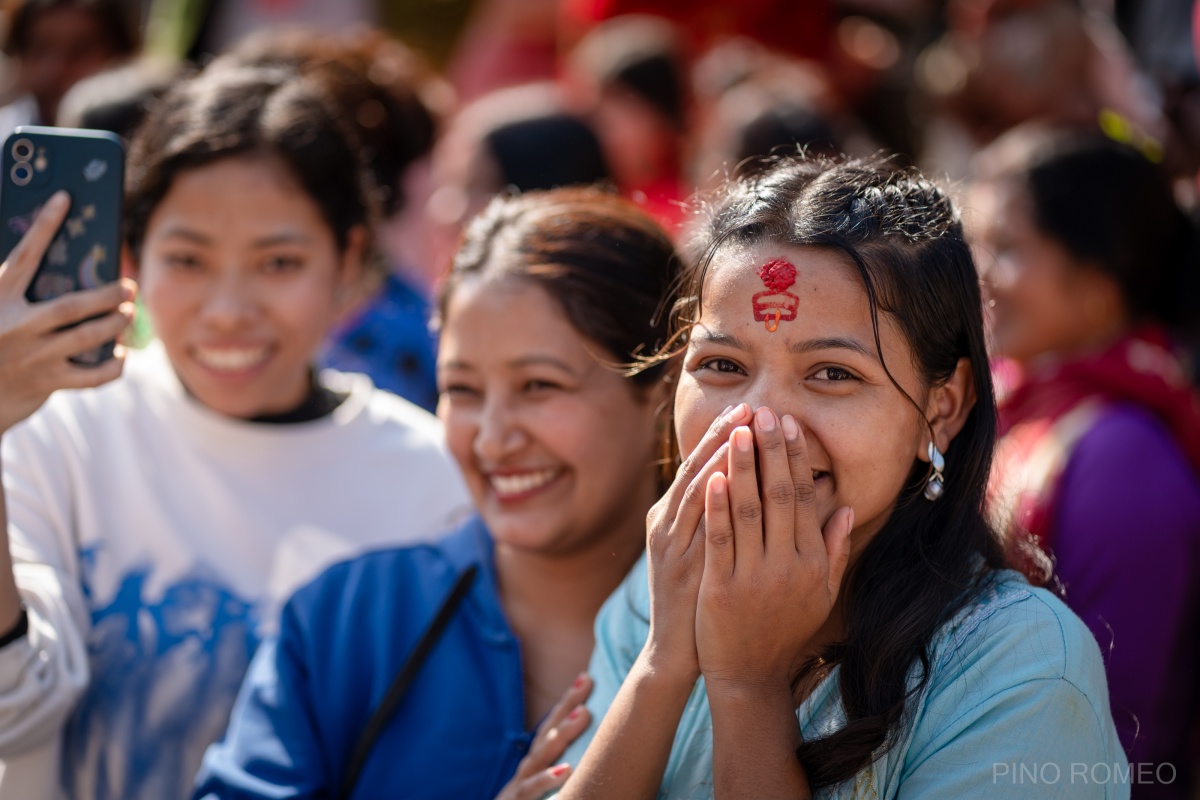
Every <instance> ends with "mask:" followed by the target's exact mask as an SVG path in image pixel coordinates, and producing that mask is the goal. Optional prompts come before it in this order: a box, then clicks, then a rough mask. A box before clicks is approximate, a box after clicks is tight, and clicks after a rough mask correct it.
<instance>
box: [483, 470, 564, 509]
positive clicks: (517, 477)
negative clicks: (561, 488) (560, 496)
mask: <svg viewBox="0 0 1200 800" xmlns="http://www.w3.org/2000/svg"><path fill="white" fill-rule="evenodd" d="M566 474H567V471H566V469H564V468H562V467H546V468H544V469H521V470H518V469H506V470H495V471H492V472H485V473H484V480H485V481H486V482H487V488H488V491H489V493H490V494H491V495H492V497H493V498H495V499H496V501H497V502H499V503H503V504H512V503H520V502H523V501H525V500H528V499H530V498H531V497H536V496H537V495H540V494H544V493H545V492H547V491H548V490H549V489H551V488H552V487H554V486H557V485H558V484H559V482H560V481H561V480H562V478H563V476H564V475H566Z"/></svg>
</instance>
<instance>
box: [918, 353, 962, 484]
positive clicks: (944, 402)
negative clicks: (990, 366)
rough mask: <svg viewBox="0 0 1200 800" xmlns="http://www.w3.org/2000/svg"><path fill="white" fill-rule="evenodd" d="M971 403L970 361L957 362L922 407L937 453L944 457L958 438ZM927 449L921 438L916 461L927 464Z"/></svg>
mask: <svg viewBox="0 0 1200 800" xmlns="http://www.w3.org/2000/svg"><path fill="white" fill-rule="evenodd" d="M975 399H976V398H975V370H974V368H973V367H972V366H971V360H970V359H968V358H960V359H959V360H958V365H957V366H956V367H955V368H954V374H953V375H951V376H950V378H949V380H947V381H946V382H945V383H943V384H941V385H940V386H935V387H933V389H931V390H930V392H929V401H928V402H927V403H926V405H925V418H926V419H927V420H929V427H931V428H933V443H934V445H935V446H936V447H937V449H938V450H940V451H942V452H943V453H945V452H946V450H947V449H948V448H949V447H950V442H952V441H954V437H955V436H958V433H959V431H961V430H962V428H963V425H965V424H966V423H967V415H968V414H970V413H971V409H972V408H974V407H975ZM927 445H928V441H927V440H925V439H924V438H923V437H922V439H921V443H920V445H919V446H918V448H917V458H919V459H921V460H922V461H928V460H929V454H928V452H927V449H926V448H927Z"/></svg>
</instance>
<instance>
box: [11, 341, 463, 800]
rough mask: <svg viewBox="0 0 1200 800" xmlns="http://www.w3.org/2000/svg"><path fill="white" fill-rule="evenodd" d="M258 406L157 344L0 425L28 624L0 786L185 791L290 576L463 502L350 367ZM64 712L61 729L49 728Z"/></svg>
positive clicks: (436, 518) (457, 481)
mask: <svg viewBox="0 0 1200 800" xmlns="http://www.w3.org/2000/svg"><path fill="white" fill-rule="evenodd" d="M322 381H323V382H324V383H325V384H326V385H327V386H330V387H331V388H334V389H336V390H341V391H348V392H349V396H348V397H347V398H346V400H345V401H344V402H343V403H342V404H341V405H340V406H339V407H338V408H337V409H336V410H335V411H334V412H333V413H332V414H331V415H329V416H327V417H325V418H322V419H319V420H315V421H312V422H304V423H296V424H284V425H273V424H264V423H252V422H244V421H239V420H235V419H231V418H228V417H225V416H222V415H219V414H217V413H215V412H213V411H211V410H209V409H208V408H206V407H204V406H202V405H200V404H199V403H198V402H197V401H195V400H194V399H193V398H191V397H190V396H188V395H187V393H186V392H185V391H184V389H183V387H182V385H181V384H180V383H179V381H178V379H177V378H176V376H175V374H174V372H173V370H172V369H171V367H170V364H169V362H168V361H167V359H166V356H165V353H164V352H163V350H162V349H161V347H157V346H153V347H151V348H149V349H148V350H147V351H144V352H137V353H131V354H130V356H129V360H128V362H127V364H126V367H125V375H124V377H122V378H121V379H120V380H118V381H116V382H114V383H112V384H109V385H107V386H104V387H101V388H99V389H92V390H84V391H63V392H58V393H56V394H55V395H54V396H52V397H51V398H50V400H49V401H48V402H47V403H46V405H45V406H44V407H43V408H41V409H40V410H39V411H38V412H37V413H36V414H35V415H34V416H33V417H31V418H30V419H29V420H27V421H26V422H24V423H22V424H21V425H19V426H17V427H15V428H14V429H12V430H11V431H9V432H8V433H6V434H5V435H4V437H3V451H2V456H0V464H2V465H3V480H4V488H5V490H6V492H7V497H8V518H9V529H8V534H9V538H10V543H11V548H12V552H13V559H14V563H15V571H16V579H17V585H18V587H19V588H20V590H21V594H22V597H23V599H24V602H25V604H26V607H27V608H28V612H29V623H30V630H29V635H28V636H27V637H26V638H24V639H21V640H18V641H17V642H14V643H13V644H11V645H9V646H8V647H5V648H3V649H2V650H0V759H4V760H5V761H7V768H6V770H5V771H4V772H3V774H2V775H0V798H4V800H7V799H8V798H10V797H11V798H31V799H32V798H42V797H47V798H50V797H54V796H56V795H58V789H57V788H56V787H54V784H55V783H57V782H58V781H57V778H56V773H57V771H58V764H57V763H56V761H57V759H58V756H57V750H58V748H59V747H60V746H61V748H62V753H61V760H62V765H63V766H62V769H63V774H64V775H66V776H68V778H67V780H66V784H67V787H66V788H67V791H66V796H68V797H79V798H88V800H92V799H93V798H94V799H95V800H99V799H100V798H109V797H112V798H131V799H132V798H154V800H170V798H176V797H185V796H187V794H188V789H189V787H190V786H191V782H192V778H193V777H194V775H195V771H196V769H197V768H198V767H199V764H200V759H201V756H202V755H203V753H204V750H205V748H206V747H207V746H208V745H209V744H210V743H211V742H212V741H214V740H215V739H217V738H218V737H219V736H220V735H221V734H222V733H223V732H224V728H225V724H226V721H227V718H228V715H229V710H230V708H231V707H232V705H233V700H234V696H235V694H236V692H237V689H238V686H239V685H240V683H241V679H242V675H243V673H244V671H245V668H246V666H247V664H248V661H249V658H250V656H251V654H252V652H253V649H254V647H255V646H256V644H257V643H258V641H259V640H260V639H261V638H262V637H263V636H264V635H266V634H268V633H270V632H271V630H272V629H273V627H274V624H275V622H276V616H277V613H278V609H279V607H280V606H281V604H282V602H283V601H284V600H286V599H287V597H288V595H289V594H290V593H291V592H292V591H293V590H294V589H296V588H297V587H298V586H300V585H301V584H303V583H305V582H307V580H308V579H310V578H312V577H314V576H315V575H316V574H317V573H318V572H319V571H320V570H321V569H322V568H324V567H325V566H327V565H329V564H331V563H333V562H334V561H337V560H341V559H343V558H345V557H348V556H350V555H352V554H356V553H358V552H360V551H362V550H364V549H367V548H370V547H373V546H383V545H394V544H398V543H405V542H411V541H417V540H421V539H426V538H430V537H433V536H436V535H438V534H440V533H441V532H442V531H443V530H444V529H446V528H447V527H448V526H449V524H450V522H451V520H452V519H453V518H454V517H455V515H456V514H457V513H460V512H461V511H462V510H463V508H464V507H465V506H466V504H467V502H468V501H467V495H466V491H465V489H464V488H463V485H462V482H461V478H460V477H459V475H458V472H457V470H456V468H455V467H454V465H453V462H452V461H451V460H450V459H449V457H448V456H447V454H446V453H445V449H444V444H443V441H442V436H441V430H440V427H439V425H438V422H437V420H436V419H435V418H434V417H432V416H430V415H429V414H427V413H426V412H424V411H422V410H420V409H418V408H417V407H416V406H413V405H412V404H410V403H408V402H406V401H404V400H402V399H400V398H398V397H396V396H394V395H391V394H388V393H385V392H382V391H380V390H377V389H375V388H374V386H373V385H372V384H371V382H370V380H369V379H368V378H366V377H365V376H361V375H346V374H340V373H324V374H323V375H322ZM64 722H65V723H66V724H65V728H64Z"/></svg>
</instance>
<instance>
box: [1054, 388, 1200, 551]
mask: <svg viewBox="0 0 1200 800" xmlns="http://www.w3.org/2000/svg"><path fill="white" fill-rule="evenodd" d="M1164 497H1170V498H1171V499H1172V502H1170V503H1147V502H1143V501H1144V500H1148V499H1150V498H1164ZM1055 515H1056V518H1055V523H1056V529H1057V531H1058V533H1059V534H1062V536H1065V537H1073V536H1075V535H1078V536H1080V537H1085V539H1086V541H1090V542H1095V541H1096V540H1097V537H1099V536H1103V537H1105V541H1107V542H1110V543H1111V544H1113V545H1114V546H1117V547H1119V548H1120V549H1122V550H1128V549H1129V547H1130V546H1137V547H1144V546H1145V545H1146V542H1145V541H1144V538H1143V537H1129V536H1128V532H1129V531H1130V530H1131V529H1135V528H1136V529H1139V530H1142V531H1144V533H1145V535H1147V536H1150V537H1153V538H1154V540H1155V541H1164V540H1168V541H1169V540H1174V539H1176V538H1178V537H1180V536H1182V537H1183V538H1184V539H1188V540H1190V539H1194V537H1195V531H1196V529H1197V526H1198V525H1200V475H1198V474H1197V473H1196V471H1195V470H1194V469H1193V468H1192V466H1191V464H1190V463H1188V460H1187V458H1186V456H1185V455H1184V453H1183V450H1182V448H1181V447H1180V446H1179V444H1178V443H1177V442H1176V441H1175V439H1174V438H1173V436H1172V434H1171V432H1170V431H1169V430H1168V429H1167V427H1166V426H1165V425H1164V424H1163V423H1162V422H1161V421H1160V420H1159V419H1157V418H1156V417H1155V416H1153V415H1152V414H1151V413H1149V412H1148V411H1146V410H1144V409H1142V408H1140V407H1137V406H1133V405H1127V404H1126V405H1119V406H1114V407H1112V408H1110V409H1107V410H1105V411H1104V412H1103V414H1102V415H1101V416H1100V417H1099V418H1098V419H1097V420H1096V421H1095V423H1094V424H1093V425H1092V427H1091V429H1090V430H1088V432H1087V433H1086V434H1084V436H1083V437H1082V438H1081V439H1080V440H1079V441H1078V442H1077V443H1076V444H1075V447H1074V448H1073V450H1072V452H1071V457H1070V459H1069V461H1068V462H1067V466H1066V469H1065V471H1064V472H1063V475H1062V478H1061V483H1060V485H1059V491H1058V500H1057V502H1056V511H1055ZM1060 538H1061V537H1060ZM1068 543H1069V540H1067V541H1060V542H1059V545H1060V549H1061V548H1062V547H1066V546H1067V545H1068ZM1094 555H1095V554H1089V558H1093V557H1094Z"/></svg>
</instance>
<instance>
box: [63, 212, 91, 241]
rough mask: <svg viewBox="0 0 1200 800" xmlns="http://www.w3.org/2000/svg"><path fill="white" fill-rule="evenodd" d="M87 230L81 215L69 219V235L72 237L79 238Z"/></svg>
mask: <svg viewBox="0 0 1200 800" xmlns="http://www.w3.org/2000/svg"><path fill="white" fill-rule="evenodd" d="M86 230H87V228H86V227H85V226H84V224H83V220H81V219H80V218H79V217H71V218H70V219H69V220H67V235H69V236H70V237H71V238H72V239H78V238H79V237H80V236H83V234H84V232H85V231H86Z"/></svg>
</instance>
